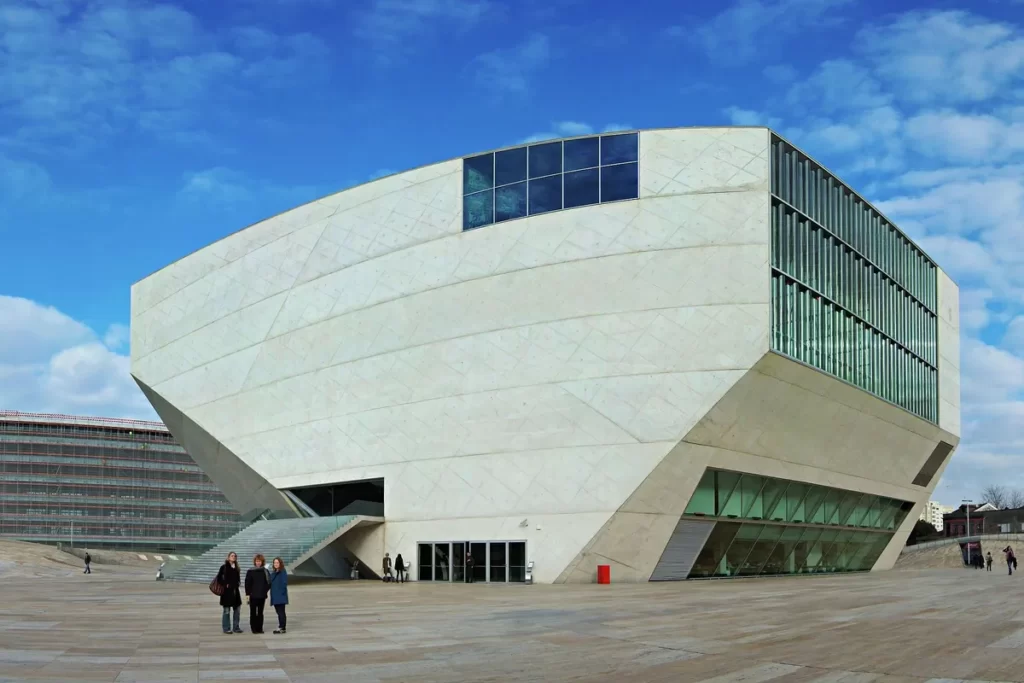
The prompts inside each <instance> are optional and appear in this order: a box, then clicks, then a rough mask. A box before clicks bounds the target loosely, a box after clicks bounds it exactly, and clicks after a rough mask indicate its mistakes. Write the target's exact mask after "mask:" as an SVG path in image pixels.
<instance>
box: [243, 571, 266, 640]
mask: <svg viewBox="0 0 1024 683" xmlns="http://www.w3.org/2000/svg"><path fill="white" fill-rule="evenodd" d="M265 563H266V560H265V559H264V557H263V555H259V554H258V555H256V557H254V558H252V569H250V570H249V571H247V572H246V573H245V601H246V602H247V603H249V628H250V629H252V632H253V633H263V608H264V607H266V605H267V596H268V595H269V594H270V571H268V570H267V567H266V565H265Z"/></svg>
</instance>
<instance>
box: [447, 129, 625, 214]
mask: <svg viewBox="0 0 1024 683" xmlns="http://www.w3.org/2000/svg"><path fill="white" fill-rule="evenodd" d="M639 144H640V143H639V135H638V134H637V133H617V134H612V135H592V136H589V137H584V138H571V139H566V140H552V141H550V142H540V143H537V144H534V145H524V146H522V147H513V148H511V149H503V150H501V151H498V152H489V153H487V154H480V155H477V156H473V157H467V158H465V159H463V172H462V192H463V198H462V228H463V230H472V229H473V228H479V227H482V226H485V225H491V224H492V223H501V222H502V221H507V220H512V219H514V218H523V217H525V216H535V215H537V214H541V213H548V212H549V211H558V210H561V209H571V208H574V207H577V206H588V205H591V204H600V203H603V202H615V201H621V200H623V199H636V198H637V197H638V196H639V194H640V189H639V188H640V181H639V178H640V170H639V163H638V160H639V154H640V150H639Z"/></svg>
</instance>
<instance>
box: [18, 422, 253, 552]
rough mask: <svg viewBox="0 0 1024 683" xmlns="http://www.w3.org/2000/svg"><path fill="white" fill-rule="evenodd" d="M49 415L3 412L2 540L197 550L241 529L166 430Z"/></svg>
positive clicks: (235, 515) (227, 505)
mask: <svg viewBox="0 0 1024 683" xmlns="http://www.w3.org/2000/svg"><path fill="white" fill-rule="evenodd" d="M45 419H46V416H40V419H39V421H32V422H29V421H25V420H23V419H19V420H13V419H12V420H4V419H2V416H0V536H4V537H7V538H15V539H20V540H24V541H34V542H41V543H63V544H69V545H75V546H87V547H94V548H99V547H106V548H117V549H125V550H145V551H151V552H168V553H173V552H181V553H199V552H202V551H203V550H205V549H207V548H209V547H211V546H214V545H216V544H217V543H219V542H220V541H221V540H223V539H225V538H227V537H228V536H231V535H233V534H235V533H237V532H238V531H239V530H241V529H242V528H243V526H244V524H242V523H241V521H240V519H239V515H238V513H237V512H236V511H235V510H234V509H233V508H232V507H231V505H230V503H228V501H227V500H226V499H225V498H224V495H223V494H222V493H221V492H220V490H219V489H217V487H216V486H215V485H214V484H213V483H212V482H211V481H210V480H209V479H208V478H207V477H206V475H205V474H204V473H203V472H202V470H201V469H200V468H199V467H198V466H197V465H196V464H195V462H193V461H192V459H191V458H190V457H189V456H188V454H187V453H186V452H185V450H184V449H182V448H181V447H180V446H178V445H177V444H176V443H175V442H174V440H173V439H172V437H171V435H170V434H169V433H167V432H166V431H163V430H160V429H156V428H154V426H152V425H148V426H147V425H143V423H138V424H136V425H134V426H133V427H131V428H129V427H113V426H95V425H92V424H68V423H67V422H46V421H45ZM61 419H65V418H61Z"/></svg>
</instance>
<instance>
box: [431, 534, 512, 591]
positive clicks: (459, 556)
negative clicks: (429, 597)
mask: <svg viewBox="0 0 1024 683" xmlns="http://www.w3.org/2000/svg"><path fill="white" fill-rule="evenodd" d="M467 553H468V554H469V555H472V557H473V564H472V569H471V570H469V571H471V572H472V573H471V574H470V573H469V571H467V570H468V569H469V568H468V567H467V566H466V555H467ZM418 556H419V562H418V565H417V568H418V570H419V571H418V575H417V577H416V578H417V579H418V580H419V581H444V582H448V583H466V582H467V576H472V579H473V581H474V582H476V583H523V582H524V581H526V541H439V542H434V543H420V544H419V545H418Z"/></svg>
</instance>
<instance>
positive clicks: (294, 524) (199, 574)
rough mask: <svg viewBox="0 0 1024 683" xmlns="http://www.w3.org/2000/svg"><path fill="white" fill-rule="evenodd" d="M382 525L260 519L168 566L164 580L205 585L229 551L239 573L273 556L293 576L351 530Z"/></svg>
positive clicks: (349, 519) (354, 520)
mask: <svg viewBox="0 0 1024 683" xmlns="http://www.w3.org/2000/svg"><path fill="white" fill-rule="evenodd" d="M383 522H384V518H383V517H367V516H364V515H342V516H337V517H297V518H294V519H271V520H260V521H257V522H254V523H253V524H250V525H249V526H247V527H246V528H244V529H242V530H241V531H240V532H238V533H237V534H235V535H234V536H232V537H231V538H228V539H227V540H225V541H223V542H221V543H219V544H217V545H216V546H214V547H213V548H211V549H210V550H208V551H206V552H205V553H203V554H202V555H200V556H199V557H197V558H195V559H194V560H192V561H191V562H182V563H175V564H174V565H168V566H167V567H165V570H164V578H165V580H167V581H187V582H196V583H207V582H209V581H210V580H211V579H213V578H214V577H215V576H216V575H217V571H218V570H219V569H220V566H221V565H222V564H224V560H225V558H226V557H227V555H228V553H230V552H234V553H237V554H238V566H239V568H240V569H241V570H242V572H243V573H244V572H245V570H246V569H248V568H249V567H251V566H252V558H253V556H255V555H256V554H257V553H260V554H262V555H263V556H264V557H265V558H266V559H267V565H268V566H269V565H270V564H271V562H273V559H274V558H275V557H280V558H281V559H282V560H283V561H284V563H285V566H286V567H288V570H289V571H290V572H292V573H295V570H296V569H299V568H300V567H301V566H302V564H303V563H304V562H306V561H307V560H309V559H311V558H312V557H313V556H314V555H316V554H317V553H319V552H321V551H322V550H324V549H325V548H326V547H327V546H329V545H330V544H332V543H333V542H334V541H336V540H337V539H339V538H341V537H342V536H344V535H345V534H347V533H348V532H350V531H352V530H353V529H356V528H359V527H362V526H367V525H376V524H381V523H383ZM300 573H301V572H300Z"/></svg>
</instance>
